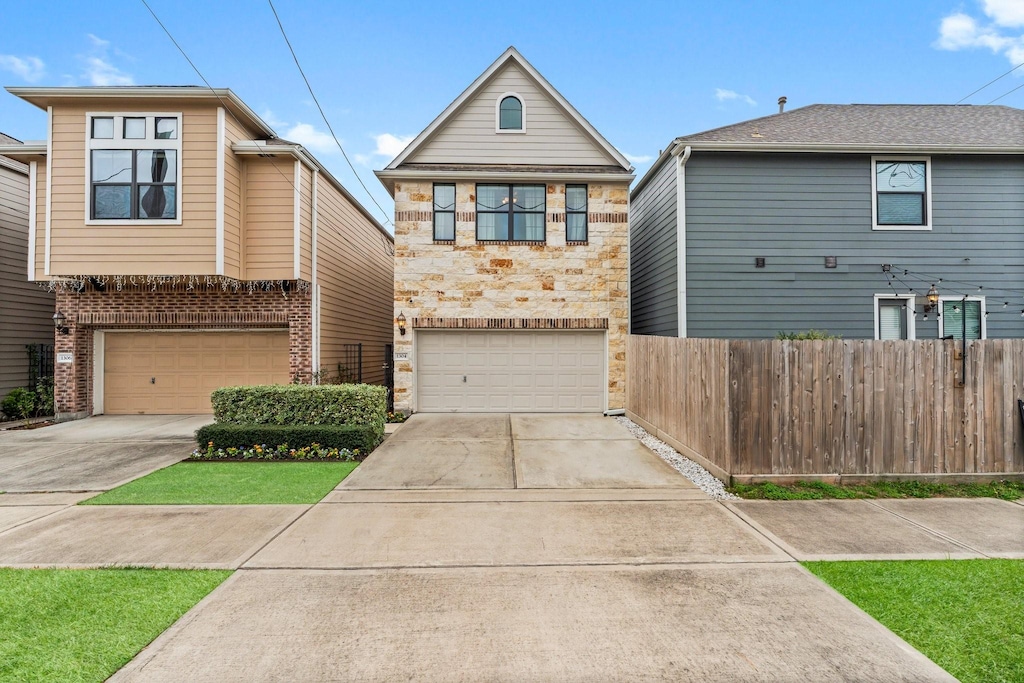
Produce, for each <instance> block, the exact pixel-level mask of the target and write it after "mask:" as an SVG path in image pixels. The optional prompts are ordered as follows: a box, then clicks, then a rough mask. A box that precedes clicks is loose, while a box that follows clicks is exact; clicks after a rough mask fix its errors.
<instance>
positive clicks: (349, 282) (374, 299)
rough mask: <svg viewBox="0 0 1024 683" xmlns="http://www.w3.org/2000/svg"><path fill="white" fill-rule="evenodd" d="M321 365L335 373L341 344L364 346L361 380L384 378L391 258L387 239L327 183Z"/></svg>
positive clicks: (320, 248)
mask: <svg viewBox="0 0 1024 683" xmlns="http://www.w3.org/2000/svg"><path fill="white" fill-rule="evenodd" d="M317 207H318V211H317V236H318V239H317V278H318V283H319V285H320V292H321V294H320V367H321V369H322V370H324V371H328V372H330V373H331V374H332V375H336V374H337V367H338V363H340V362H342V361H343V360H344V345H345V344H359V343H361V344H362V345H363V381H364V382H368V383H372V384H383V383H384V370H383V367H382V366H383V365H384V362H385V360H386V359H385V357H384V345H385V344H390V343H391V340H392V336H393V334H394V332H393V330H392V298H393V294H394V290H393V286H394V257H393V256H392V249H391V244H390V242H389V241H388V240H387V238H386V237H384V235H382V234H381V233H380V231H379V230H378V229H377V227H376V226H375V225H374V224H373V223H371V222H370V220H368V219H367V218H366V216H364V215H363V214H362V212H360V211H359V210H358V209H357V208H356V207H355V206H354V205H353V204H352V202H350V201H349V200H348V199H346V198H345V197H344V196H343V195H342V194H341V193H340V192H339V191H338V190H337V189H335V188H334V186H333V185H331V183H330V182H327V181H325V180H324V179H323V178H321V179H320V181H319V183H318V185H317Z"/></svg>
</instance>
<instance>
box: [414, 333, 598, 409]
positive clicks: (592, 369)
mask: <svg viewBox="0 0 1024 683" xmlns="http://www.w3.org/2000/svg"><path fill="white" fill-rule="evenodd" d="M416 349H417V351H416V366H415V372H416V380H415V381H416V388H417V399H418V400H417V410H419V411H421V412H427V413H430V412H433V413H438V412H481V413H506V412H512V413H534V412H536V413H544V412H550V413H557V412H563V413H586V412H594V413H599V412H603V411H604V406H605V385H606V374H605V333H604V332H601V331H598V332H577V331H550V332H548V331H521V332H504V331H503V332H491V331H480V332H477V331H468V330H425V331H417V332H416Z"/></svg>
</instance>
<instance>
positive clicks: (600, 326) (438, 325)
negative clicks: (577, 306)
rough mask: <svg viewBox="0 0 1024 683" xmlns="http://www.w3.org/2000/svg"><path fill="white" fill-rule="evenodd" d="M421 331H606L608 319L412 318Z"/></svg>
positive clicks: (413, 323) (414, 325)
mask: <svg viewBox="0 0 1024 683" xmlns="http://www.w3.org/2000/svg"><path fill="white" fill-rule="evenodd" d="M412 326H413V328H416V329H421V330H454V329H458V330H607V329H608V318H413V319H412Z"/></svg>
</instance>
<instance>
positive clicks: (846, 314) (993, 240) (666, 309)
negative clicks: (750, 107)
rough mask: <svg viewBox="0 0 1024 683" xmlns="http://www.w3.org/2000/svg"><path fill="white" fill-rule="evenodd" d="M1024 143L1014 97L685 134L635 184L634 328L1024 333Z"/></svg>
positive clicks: (771, 119)
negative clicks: (1010, 103)
mask: <svg viewBox="0 0 1024 683" xmlns="http://www.w3.org/2000/svg"><path fill="white" fill-rule="evenodd" d="M1022 155H1024V111H1022V110H1019V109H1014V108H1010V107H1002V106H947V105H812V106H808V107H803V108H800V109H795V110H793V111H790V112H786V113H779V114H776V115H773V116H768V117H764V118H760V119H754V120H751V121H746V122H743V123H739V124H736V125H732V126H727V127H724V128H718V129H715V130H710V131H706V132H703V133H698V134H695V135H689V136H684V137H680V138H676V139H675V140H673V141H672V143H671V144H670V145H669V146H668V148H667V149H666V150H665V151H664V152H663V153H662V154H661V155H660V156H659V158H658V160H657V161H656V162H655V163H654V165H653V166H652V167H651V169H650V171H649V172H648V173H647V174H646V175H645V176H644V177H643V178H642V179H641V180H640V181H639V183H637V185H636V187H635V189H634V190H633V191H632V193H631V198H630V201H631V205H630V268H631V275H630V287H631V332H632V333H633V334H653V335H665V336H690V337H726V338H767V337H774V336H775V335H776V334H778V333H779V332H783V331H787V332H788V331H806V330H808V329H812V328H813V329H817V330H827V331H828V332H829V333H831V334H839V335H842V336H843V337H844V338H848V339H873V338H874V339H898V338H909V339H935V338H939V337H944V336H949V335H953V336H955V337H957V338H959V337H960V336H962V334H963V333H962V330H963V329H964V323H965V322H966V329H967V337H968V338H969V339H970V338H985V337H988V338H999V337H1004V338H1005V337H1024V156H1022ZM929 293H930V294H931V297H929ZM965 299H966V303H965ZM964 315H966V321H965V320H964V317H963V316H964Z"/></svg>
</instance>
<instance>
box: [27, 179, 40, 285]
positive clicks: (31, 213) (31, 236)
mask: <svg viewBox="0 0 1024 683" xmlns="http://www.w3.org/2000/svg"><path fill="white" fill-rule="evenodd" d="M37 163H38V162H35V161H30V162H29V164H28V281H29V282H35V279H36V223H37V221H36V213H37V211H36V194H37V190H36V164H37Z"/></svg>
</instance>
